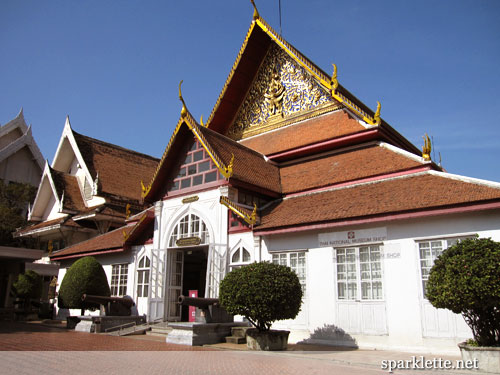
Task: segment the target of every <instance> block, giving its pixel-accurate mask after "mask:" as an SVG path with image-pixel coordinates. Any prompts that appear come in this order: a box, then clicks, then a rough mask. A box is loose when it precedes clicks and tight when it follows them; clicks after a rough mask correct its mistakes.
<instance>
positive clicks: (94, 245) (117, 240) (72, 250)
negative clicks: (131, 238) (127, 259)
mask: <svg viewBox="0 0 500 375" xmlns="http://www.w3.org/2000/svg"><path fill="white" fill-rule="evenodd" d="M133 228H134V226H133V225H131V226H126V227H121V228H118V229H115V230H113V231H111V232H107V233H104V234H101V235H100V236H97V237H93V238H91V239H89V240H86V241H83V242H79V243H77V244H75V245H73V246H70V247H67V248H65V249H63V250H61V251H58V252H56V253H53V254H52V256H51V259H52V260H57V259H61V258H63V257H67V256H69V255H77V254H78V255H80V254H81V255H82V256H84V255H85V254H87V253H93V252H97V251H106V250H120V249H122V248H123V244H124V241H125V235H124V234H123V233H124V232H125V234H126V235H127V236H128V234H129V233H130V232H131V231H132V229H133Z"/></svg>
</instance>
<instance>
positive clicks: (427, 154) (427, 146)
mask: <svg viewBox="0 0 500 375" xmlns="http://www.w3.org/2000/svg"><path fill="white" fill-rule="evenodd" d="M422 138H423V139H424V146H423V147H422V158H423V159H424V160H425V161H430V160H431V151H432V144H431V139H430V138H429V136H428V135H427V133H425V136H423V137H422Z"/></svg>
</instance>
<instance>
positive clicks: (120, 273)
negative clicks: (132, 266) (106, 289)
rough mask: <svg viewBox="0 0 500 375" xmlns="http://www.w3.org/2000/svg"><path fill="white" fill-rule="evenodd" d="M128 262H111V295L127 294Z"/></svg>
mask: <svg viewBox="0 0 500 375" xmlns="http://www.w3.org/2000/svg"><path fill="white" fill-rule="evenodd" d="M127 281H128V264H113V266H112V268H111V285H110V286H111V295H112V296H120V297H121V296H124V295H126V294H127Z"/></svg>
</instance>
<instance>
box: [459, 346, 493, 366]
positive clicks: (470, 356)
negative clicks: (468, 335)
mask: <svg viewBox="0 0 500 375" xmlns="http://www.w3.org/2000/svg"><path fill="white" fill-rule="evenodd" d="M458 347H459V348H460V353H461V354H462V360H464V361H469V363H472V362H471V361H476V362H477V365H478V370H480V371H484V372H490V373H493V374H500V347H482V346H469V345H467V344H466V343H465V342H463V343H461V344H458Z"/></svg>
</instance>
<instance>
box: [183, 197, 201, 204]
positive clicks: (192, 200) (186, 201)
mask: <svg viewBox="0 0 500 375" xmlns="http://www.w3.org/2000/svg"><path fill="white" fill-rule="evenodd" d="M198 199H200V198H199V197H198V196H197V195H193V196H192V197H187V198H184V199H183V200H182V203H184V204H186V203H192V202H196V201H197V200H198Z"/></svg>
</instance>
